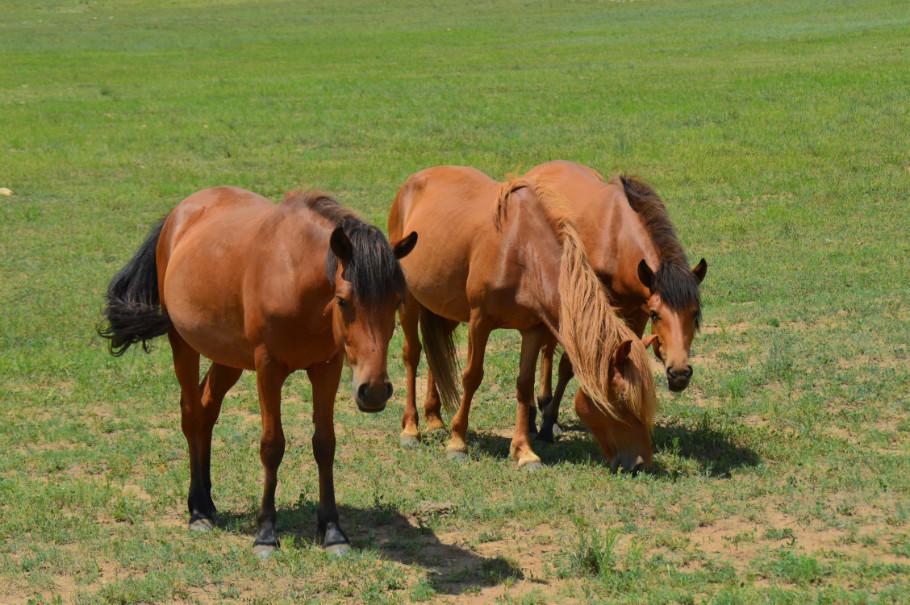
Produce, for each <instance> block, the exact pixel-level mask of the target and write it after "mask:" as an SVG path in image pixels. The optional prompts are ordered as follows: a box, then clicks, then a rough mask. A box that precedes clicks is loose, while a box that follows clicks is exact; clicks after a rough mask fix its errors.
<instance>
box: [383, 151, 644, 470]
mask: <svg viewBox="0 0 910 605" xmlns="http://www.w3.org/2000/svg"><path fill="white" fill-rule="evenodd" d="M411 230H416V231H418V232H419V233H421V237H425V238H427V239H429V240H431V241H434V242H436V244H435V245H434V246H423V247H421V248H419V249H418V250H416V251H415V252H414V253H413V254H411V255H410V256H408V257H407V258H406V259H403V260H402V268H403V269H404V272H405V276H406V281H407V295H406V297H405V302H404V304H403V305H402V307H401V310H400V311H399V315H400V321H401V326H402V331H403V333H404V337H405V343H404V348H403V357H404V365H405V369H406V372H407V379H406V380H407V400H406V405H405V411H404V415H403V417H402V422H401V424H402V432H401V437H400V439H401V444H402V445H403V446H410V445H413V444H415V443H416V442H417V441H418V439H419V436H420V432H419V429H418V415H417V407H416V372H417V366H418V364H419V361H420V353H421V343H420V337H419V335H418V327H419V329H420V332H421V333H422V336H423V347H424V348H425V349H426V354H427V361H428V364H429V372H428V373H427V380H428V383H427V384H428V386H427V398H426V401H425V403H424V409H425V414H426V420H427V423H428V428H429V429H430V430H435V429H440V428H444V426H445V425H444V423H443V421H442V418H441V416H440V405H445V406H446V407H448V408H452V407H454V403H455V402H456V401H458V388H457V385H456V377H455V371H456V365H457V363H456V354H455V348H454V345H453V341H452V332H453V330H454V329H455V327H456V326H457V325H458V324H459V323H463V322H467V324H468V361H467V366H466V367H465V370H464V372H463V375H462V380H461V383H462V387H463V395H462V396H461V399H460V405H459V407H458V411H457V412H456V413H455V415H454V417H453V418H452V426H451V429H452V430H451V436H450V439H449V443H448V444H447V446H446V451H447V453H448V456H449V457H450V458H455V459H461V458H464V457H466V455H467V445H466V438H467V428H468V414H469V413H470V408H471V401H472V398H473V395H474V393H475V391H476V390H477V388H478V386H479V385H480V383H481V380H482V378H483V360H484V351H485V349H486V344H487V339H488V337H489V335H490V332H491V331H492V330H494V329H500V328H506V329H515V330H518V331H519V332H520V333H521V355H520V362H519V371H518V380H517V389H516V396H517V400H518V411H517V415H516V422H515V432H514V434H513V437H512V442H511V445H510V455H511V457H512V459H513V460H515V461H517V463H518V466H519V468H527V469H536V468H539V467H540V466H541V463H540V458H539V457H538V456H537V454H536V453H534V451H533V448H532V447H531V443H530V440H529V426H530V424H529V419H530V410H531V407H532V403H533V398H534V366H535V362H536V359H537V355H538V353H539V351H540V347H541V345H542V344H543V343H544V342H545V340H546V339H547V338H548V337H550V336H553V337H554V338H556V339H557V340H558V341H559V342H560V343H561V344H562V346H563V347H564V348H565V350H566V351H567V352H568V354H569V356H570V357H571V359H572V361H573V363H574V366H575V370H576V372H577V373H578V376H579V381H580V382H581V384H582V387H583V388H582V389H579V391H578V394H577V395H576V399H575V409H576V411H577V412H578V414H579V416H580V418H581V419H582V421H583V422H585V423H586V424H587V426H588V427H590V429H591V431H592V433H593V434H594V437H595V439H596V440H597V442H598V444H599V445H600V447H601V450H602V451H603V453H604V455H605V456H606V457H607V459H608V460H609V461H610V466H611V468H612V469H613V470H614V471H615V470H617V469H618V468H620V467H621V468H622V469H623V470H626V471H636V470H638V469H639V468H641V467H643V466H646V465H648V464H650V462H651V455H652V452H651V437H650V429H651V426H652V424H653V417H654V410H655V407H656V399H655V393H654V379H653V376H652V375H651V372H650V369H649V368H648V360H647V353H646V351H645V349H644V346H643V344H642V342H641V341H640V340H639V339H638V338H637V337H636V336H635V334H634V333H633V332H632V331H631V330H630V329H629V328H628V327H626V325H625V323H623V322H622V320H620V319H619V318H618V317H617V315H616V313H615V310H614V309H613V307H612V305H611V304H610V301H609V299H608V297H607V294H606V291H605V289H604V288H603V286H602V284H601V283H600V281H599V279H598V278H597V275H596V274H595V272H594V271H593V269H592V268H591V265H590V263H589V262H588V259H587V256H586V254H585V252H584V247H583V245H582V243H581V240H580V238H579V235H578V231H577V229H576V227H575V225H574V224H573V222H572V221H571V220H570V218H569V217H568V214H567V212H566V209H565V208H564V204H563V203H562V202H561V201H560V199H559V198H558V196H556V195H554V194H553V192H551V191H548V190H546V189H545V188H543V187H540V186H538V185H536V184H534V183H532V182H530V181H527V180H520V179H519V180H510V181H508V182H506V183H499V182H497V181H494V180H493V179H491V178H490V177H489V176H487V175H486V174H484V173H483V172H480V171H479V170H476V169H474V168H468V167H459V166H440V167H435V168H429V169H426V170H423V171H421V172H418V173H416V174H414V175H412V176H410V177H409V178H408V179H407V181H406V182H405V183H404V185H403V186H402V187H401V189H400V190H399V192H398V194H397V196H396V198H395V201H394V202H393V204H392V207H391V210H390V212H389V219H388V232H389V235H390V237H392V238H393V239H394V238H396V237H400V236H401V234H403V233H407V232H408V231H411Z"/></svg>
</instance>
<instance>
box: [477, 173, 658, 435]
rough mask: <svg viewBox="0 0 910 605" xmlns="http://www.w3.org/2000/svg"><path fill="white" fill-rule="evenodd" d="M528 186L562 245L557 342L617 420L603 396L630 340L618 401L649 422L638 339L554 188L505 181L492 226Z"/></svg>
mask: <svg viewBox="0 0 910 605" xmlns="http://www.w3.org/2000/svg"><path fill="white" fill-rule="evenodd" d="M524 187H528V188H530V189H531V191H533V192H534V194H535V197H536V198H537V200H538V202H539V203H540V206H541V209H542V210H543V211H544V213H545V215H546V216H547V220H548V221H549V222H550V224H551V225H552V226H553V230H554V232H555V233H556V234H557V236H558V237H559V239H560V241H561V243H562V257H561V259H560V269H559V284H558V291H559V301H560V302H559V341H560V344H562V346H563V348H565V350H566V353H568V355H569V359H571V360H572V367H573V368H574V370H575V375H576V376H577V377H578V380H579V382H580V383H581V385H582V387H583V388H584V390H585V393H586V394H587V395H588V396H589V397H590V398H591V400H592V401H593V402H594V404H595V405H597V406H598V407H599V408H600V409H601V410H603V411H604V412H605V413H607V414H609V415H611V416H613V417H614V418H616V419H617V420H622V411H623V410H622V409H620V408H619V407H618V406H617V403H620V402H612V401H610V398H609V389H610V372H609V371H607V368H609V367H610V360H611V358H612V356H613V352H614V351H615V350H616V348H617V347H618V346H619V345H620V344H621V343H622V342H623V341H625V340H631V341H632V348H631V351H630V353H629V361H630V362H631V364H626V368H625V371H624V373H623V378H624V379H625V382H626V384H627V385H628V388H627V390H626V392H625V393H624V396H623V397H622V399H623V401H622V402H621V403H623V404H625V407H626V409H627V410H628V412H630V413H631V414H632V415H633V416H635V417H636V418H638V419H639V420H640V421H641V422H642V423H644V424H645V426H648V427H650V426H652V424H653V421H654V412H655V408H656V406H657V397H656V393H655V387H654V377H653V376H652V375H651V370H650V366H649V364H648V356H647V352H646V351H645V347H644V345H643V344H642V342H641V340H640V339H639V338H638V337H637V336H636V335H635V333H634V332H632V330H631V329H629V327H628V326H626V324H625V322H623V320H622V319H621V318H620V317H619V316H618V315H617V313H616V309H615V308H614V307H613V304H612V303H611V302H610V298H609V295H608V293H607V289H606V288H605V287H604V286H603V284H602V283H601V281H600V278H598V276H597V273H595V271H594V269H593V267H591V263H590V262H589V261H588V256H587V254H586V253H585V249H584V244H583V243H582V241H581V237H580V236H579V234H578V230H577V229H576V228H575V224H574V223H573V222H572V220H571V218H570V216H569V211H568V208H569V206H568V204H567V202H566V200H565V198H563V197H562V196H561V195H559V194H558V193H557V192H555V191H553V190H552V189H549V188H547V187H544V186H543V185H540V184H539V183H535V182H532V181H529V180H527V179H510V180H509V181H507V182H506V183H505V184H504V185H503V187H502V188H501V190H500V194H499V199H498V202H497V205H496V216H495V224H496V228H497V229H501V228H502V224H503V222H504V221H505V219H506V217H507V211H508V200H509V198H510V196H511V194H512V193H513V192H514V191H516V190H518V189H521V188H524Z"/></svg>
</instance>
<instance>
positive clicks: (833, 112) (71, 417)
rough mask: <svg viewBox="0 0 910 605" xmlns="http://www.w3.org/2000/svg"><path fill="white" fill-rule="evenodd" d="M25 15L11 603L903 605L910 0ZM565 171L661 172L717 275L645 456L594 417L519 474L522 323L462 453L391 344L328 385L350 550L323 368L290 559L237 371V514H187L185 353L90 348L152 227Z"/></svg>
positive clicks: (302, 442) (382, 207)
mask: <svg viewBox="0 0 910 605" xmlns="http://www.w3.org/2000/svg"><path fill="white" fill-rule="evenodd" d="M2 14H3V17H2V19H0V187H8V188H10V189H12V190H13V192H14V193H13V195H12V196H10V197H0V259H2V263H0V309H2V313H0V377H2V378H0V412H2V422H0V444H2V446H0V601H2V602H4V603H6V602H26V601H29V600H31V601H32V602H48V603H50V602H55V601H57V602H60V601H62V602H78V603H96V602H102V603H133V602H173V601H182V602H213V601H233V602H247V603H272V602H301V601H308V600H309V601H319V602H325V601H357V602H390V601H391V602H410V601H414V602H420V601H433V600H437V599H442V600H448V601H459V600H469V599H480V600H487V601H493V600H499V601H500V602H511V603H528V604H530V603H549V602H553V603H556V602H566V601H573V600H574V601H575V602H626V603H642V602H649V603H670V602H678V603H695V602H697V603H755V602H768V603H800V604H803V603H866V602H881V603H902V602H907V601H908V599H910V551H908V547H907V544H908V543H910V495H908V494H910V438H908V434H910V264H908V262H907V258H908V255H910V237H908V235H907V234H908V232H910V211H908V206H907V204H908V202H910V149H908V147H907V133H908V132H910V69H907V65H908V62H910V12H908V11H907V7H906V3H905V2H904V1H903V0H896V1H887V0H869V1H862V2H846V1H842V2H835V1H832V2H827V1H826V2H818V1H809V0H785V1H784V0H772V1H767V2H757V3H745V2H733V1H711V0H691V1H686V2H683V1H681V0H680V1H670V0H658V1H653V2H651V1H641V2H613V3H589V2H571V3H568V2H558V3H531V2H520V1H503V2H479V3H476V4H472V5H471V6H462V5H455V4H450V3H439V2H413V3H396V4H395V6H389V5H388V4H387V3H367V2H359V3H355V2H345V3H340V2H325V1H323V2H318V3H317V2H256V3H253V2H245V1H240V0H235V1H227V2H221V3H216V2H213V1H211V0H186V1H174V2H168V3H161V2H158V3H153V2H138V1H118V2H92V1H68V2H63V1H60V2H37V1H32V0H27V1H26V0H19V1H16V0H6V1H5V2H4V3H3V6H2ZM555 158H565V159H573V160H578V161H582V162H585V163H588V164H590V165H592V166H594V167H596V168H598V169H599V170H600V171H601V172H603V173H606V174H610V173H614V172H617V171H620V170H622V171H628V172H633V173H637V174H639V175H641V176H642V177H644V178H645V179H646V180H647V181H648V182H650V183H651V184H652V185H653V186H654V187H655V188H656V189H657V190H658V191H659V192H660V193H661V194H662V196H663V197H664V198H665V199H666V200H667V204H668V206H669V208H670V212H671V215H672V217H673V219H674V221H675V223H676V225H677V228H678V230H679V232H680V233H681V234H682V237H683V240H684V243H685V244H686V247H687V249H688V250H689V251H690V255H691V256H692V257H693V260H695V259H697V258H699V257H701V256H704V257H705V258H707V259H708V262H709V263H710V270H709V273H708V277H707V280H706V282H705V285H704V294H703V295H704V307H705V308H704V313H705V324H706V327H705V329H704V330H703V332H702V333H701V334H700V335H699V336H698V338H697V340H696V342H695V345H694V350H695V354H696V355H695V358H694V365H695V377H694V379H693V384H692V386H691V387H690V388H689V389H688V390H687V391H686V392H684V393H683V394H680V395H673V394H671V393H669V392H668V391H667V390H666V388H665V387H664V386H662V387H661V388H662V390H661V393H660V405H661V410H660V413H659V416H658V421H657V427H656V429H655V433H654V438H655V443H656V456H655V468H654V470H653V471H652V472H651V473H647V474H643V475H641V476H638V477H635V478H630V477H625V476H611V475H610V474H609V473H608V472H607V469H606V468H605V466H604V464H603V462H602V460H601V458H600V455H599V453H598V450H597V448H596V447H595V445H594V444H593V442H592V440H591V438H590V436H588V435H587V434H585V433H584V432H581V431H569V432H568V433H567V435H565V436H564V437H563V438H562V439H561V440H560V441H559V442H558V443H557V444H555V445H552V446H543V445H541V446H538V447H537V451H538V453H539V454H540V455H541V457H542V458H543V460H544V462H545V463H546V468H545V469H544V470H543V471H541V472H540V473H537V474H534V475H528V474H524V473H521V472H519V471H518V470H516V469H515V468H514V465H513V463H511V462H510V461H509V460H508V459H507V453H508V437H507V435H509V433H510V431H511V427H512V423H513V419H514V400H513V396H514V380H515V372H516V362H517V351H518V340H517V338H516V336H515V335H514V334H509V333H505V332H503V333H497V334H496V335H495V336H494V338H493V339H492V340H491V343H490V349H489V353H488V356H487V371H486V377H485V382H484V385H483V386H482V387H481V389H480V391H479V392H478V396H477V398H476V404H475V406H474V413H473V415H472V428H473V430H474V432H473V433H472V435H471V438H470V442H469V448H470V459H469V460H468V461H467V462H465V463H464V464H460V465H457V464H453V463H451V462H448V461H447V460H446V459H445V457H444V456H443V455H442V449H443V442H442V441H440V440H438V439H436V440H432V439H431V440H427V441H426V442H425V443H424V444H422V445H421V447H419V448H417V449H416V450H409V451H403V450H400V449H399V448H398V445H397V442H398V418H399V414H400V412H401V395H402V392H403V383H402V378H403V371H402V368H401V365H400V363H399V362H398V360H397V357H398V356H397V354H396V355H395V357H396V359H395V362H394V364H393V367H392V375H393V380H394V382H395V383H396V388H397V389H398V390H397V392H398V396H396V399H395V403H394V404H393V405H391V406H390V408H389V410H388V411H386V412H385V413H384V414H381V415H379V416H378V417H373V416H366V415H361V414H359V413H357V412H356V409H355V407H354V406H353V405H351V403H352V402H351V401H350V396H349V394H348V393H347V392H344V391H343V392H342V393H341V396H340V398H339V405H338V408H339V409H338V414H337V431H338V435H339V452H338V457H337V462H336V482H337V496H338V500H339V503H340V508H341V515H342V522H343V524H344V527H345V529H346V530H347V532H348V533H349V535H350V536H351V537H352V539H353V541H354V545H355V547H356V548H355V553H354V554H353V555H352V556H351V557H349V558H347V559H345V560H343V561H333V560H330V559H328V558H326V557H325V556H324V555H323V554H322V553H321V551H320V550H319V549H318V548H317V547H316V546H314V544H313V534H314V531H315V530H314V526H315V503H316V499H317V481H316V470H315V464H314V462H313V460H312V457H311V454H310V448H309V435H310V432H311V430H312V427H311V424H310V421H309V419H308V417H309V403H308V401H309V387H308V385H307V384H306V380H305V378H304V377H303V376H300V377H296V378H293V379H292V380H291V381H290V382H289V384H288V386H287V388H286V397H285V409H286V413H285V418H286V427H285V431H286V434H287V436H288V439H289V448H288V453H287V455H286V456H285V460H284V463H283V465H282V467H281V471H280V479H281V483H280V485H279V490H278V506H279V528H280V530H281V532H282V540H283V544H282V545H283V547H282V550H281V552H280V554H279V555H278V556H276V557H274V558H273V559H272V560H270V561H268V562H266V563H264V564H262V563H259V562H257V561H256V560H255V559H254V558H253V556H252V553H251V548H250V547H251V544H252V539H253V538H252V530H253V525H254V516H255V509H256V506H257V499H258V496H259V493H260V491H261V470H260V465H259V459H258V451H257V450H258V439H259V435H258V429H259V419H258V405H257V402H256V400H255V388H254V385H253V382H252V379H251V377H250V376H246V377H245V378H243V379H242V380H241V382H240V383H239V384H238V385H237V387H236V388H235V390H234V391H233V392H232V394H231V395H229V396H228V399H227V401H226V402H225V408H224V412H223V415H222V419H221V421H220V423H219V425H218V427H217V428H216V436H215V444H214V448H215V455H214V461H213V478H214V490H213V492H214V498H215V501H216V504H217V505H218V507H219V510H220V511H221V516H220V527H219V529H218V530H216V531H215V532H214V533H213V534H212V535H207V536H200V535H195V534H193V535H191V534H189V533H188V532H187V531H186V529H185V526H184V523H185V521H186V519H185V494H186V488H187V484H188V468H187V463H186V452H185V448H186V446H185V442H184V439H183V436H182V434H181V432H180V429H179V417H178V403H177V402H178V392H177V387H176V381H175V379H174V377H173V373H172V370H171V365H170V358H169V351H168V348H167V346H166V343H164V342H161V343H160V344H159V345H158V346H157V347H156V348H155V349H154V351H153V353H152V354H151V355H144V354H141V353H135V354H132V353H131V354H129V355H127V356H125V357H124V358H121V359H112V358H110V357H109V356H108V355H107V353H106V351H105V348H104V343H102V342H101V341H100V340H99V339H98V338H97V337H96V336H95V334H94V331H93V330H94V325H95V323H96V322H97V320H98V318H99V311H100V307H101V298H102V293H103V291H104V288H105V286H106V283H107V280H108V279H109V278H110V276H111V275H112V274H113V272H114V271H115V270H116V269H117V268H118V267H119V266H120V265H121V264H122V263H123V262H124V261H125V260H126V259H127V258H128V256H129V255H130V254H131V253H132V252H133V251H134V250H135V248H136V246H138V244H139V243H140V241H141V239H142V237H143V236H144V234H145V232H146V230H147V228H148V226H149V224H150V223H151V222H152V221H153V220H154V219H155V218H157V217H158V216H160V215H162V214H163V213H165V212H166V211H167V210H168V209H169V208H171V207H172V206H173V205H174V204H175V203H177V202H178V201H179V200H180V199H182V198H183V197H185V196H186V195H188V194H189V193H191V192H193V191H195V190H197V189H200V188H203V187H207V186H212V185H217V184H227V183H230V184H234V185H239V186H243V187H247V188H250V189H252V190H255V191H258V192H260V193H263V194H265V195H269V196H272V197H279V196H280V195H281V194H282V192H283V191H285V190H287V189H291V188H294V187H298V186H308V185H309V186H318V187H320V188H323V189H326V190H329V191H331V192H333V193H334V194H336V195H337V196H338V197H339V198H340V199H341V200H342V201H344V202H345V203H347V204H349V205H351V206H353V207H355V208H357V209H358V210H359V211H360V212H361V213H362V214H363V215H364V216H365V217H366V218H368V219H369V220H371V221H373V222H375V223H377V224H380V225H384V224H385V215H386V211H387V208H388V206H389V204H390V202H391V200H392V198H393V196H394V194H395V191H396V190H397V188H398V186H399V185H400V184H401V182H402V181H403V180H404V178H405V177H406V176H407V175H408V174H410V173H412V172H414V171H416V170H419V169H421V168H423V167H426V166H430V165H435V164H441V163H452V164H467V165H473V166H477V167H478V168H480V169H482V170H484V171H486V172H488V173H489V174H491V175H494V176H496V177H504V176H505V175H507V174H509V173H520V172H522V171H524V170H525V169H527V168H530V167H531V166H533V165H535V164H537V163H539V162H542V161H545V160H549V159H555ZM427 244H429V243H426V244H425V245H427ZM393 347H394V348H395V349H396V350H398V348H399V347H400V336H396V339H395V341H394V342H393ZM661 380H662V379H661ZM567 407H569V406H567ZM562 422H563V424H565V425H567V426H569V427H572V426H575V425H576V424H577V419H576V418H575V417H574V415H573V414H572V413H571V411H570V410H565V411H564V412H563V417H562Z"/></svg>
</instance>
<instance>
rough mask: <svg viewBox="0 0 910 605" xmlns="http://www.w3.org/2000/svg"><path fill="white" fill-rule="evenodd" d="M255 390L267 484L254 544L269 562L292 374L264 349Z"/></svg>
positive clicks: (258, 360)
mask: <svg viewBox="0 0 910 605" xmlns="http://www.w3.org/2000/svg"><path fill="white" fill-rule="evenodd" d="M255 358H256V390H257V391H258V392H259V412H260V415H261V416H262V436H261V438H260V441H259V459H260V460H261V461H262V468H263V471H264V481H263V489H262V503H261V504H260V506H259V514H258V515H257V516H256V523H257V526H258V530H257V532H256V540H255V541H254V542H253V552H254V553H255V554H256V555H257V556H259V557H260V558H263V559H264V558H267V557H268V556H269V555H271V554H272V552H274V550H275V549H276V548H278V545H279V543H278V533H277V517H278V513H277V512H276V510H275V489H276V488H277V487H278V466H279V465H280V464H281V459H282V458H284V447H285V439H284V430H283V429H282V427H281V387H282V386H283V385H284V381H285V380H286V379H287V377H288V375H289V374H290V371H289V370H288V369H287V368H286V367H285V366H284V365H283V364H280V363H278V362H276V361H274V360H273V359H272V358H271V357H270V356H269V353H268V351H267V350H266V349H265V347H262V346H260V347H259V348H257V349H256V354H255Z"/></svg>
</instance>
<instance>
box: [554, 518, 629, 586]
mask: <svg viewBox="0 0 910 605" xmlns="http://www.w3.org/2000/svg"><path fill="white" fill-rule="evenodd" d="M577 529H578V542H577V543H576V545H575V549H574V550H572V551H571V552H569V554H568V556H567V557H566V565H565V567H564V568H563V569H561V570H560V575H561V576H562V577H569V576H588V577H600V578H603V577H607V576H609V575H611V574H612V573H613V572H614V570H615V566H616V559H615V556H614V553H613V548H614V546H615V545H616V539H617V538H618V537H619V532H617V531H616V530H605V531H604V530H599V529H593V528H590V527H587V526H585V525H583V524H581V523H578V524H577Z"/></svg>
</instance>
